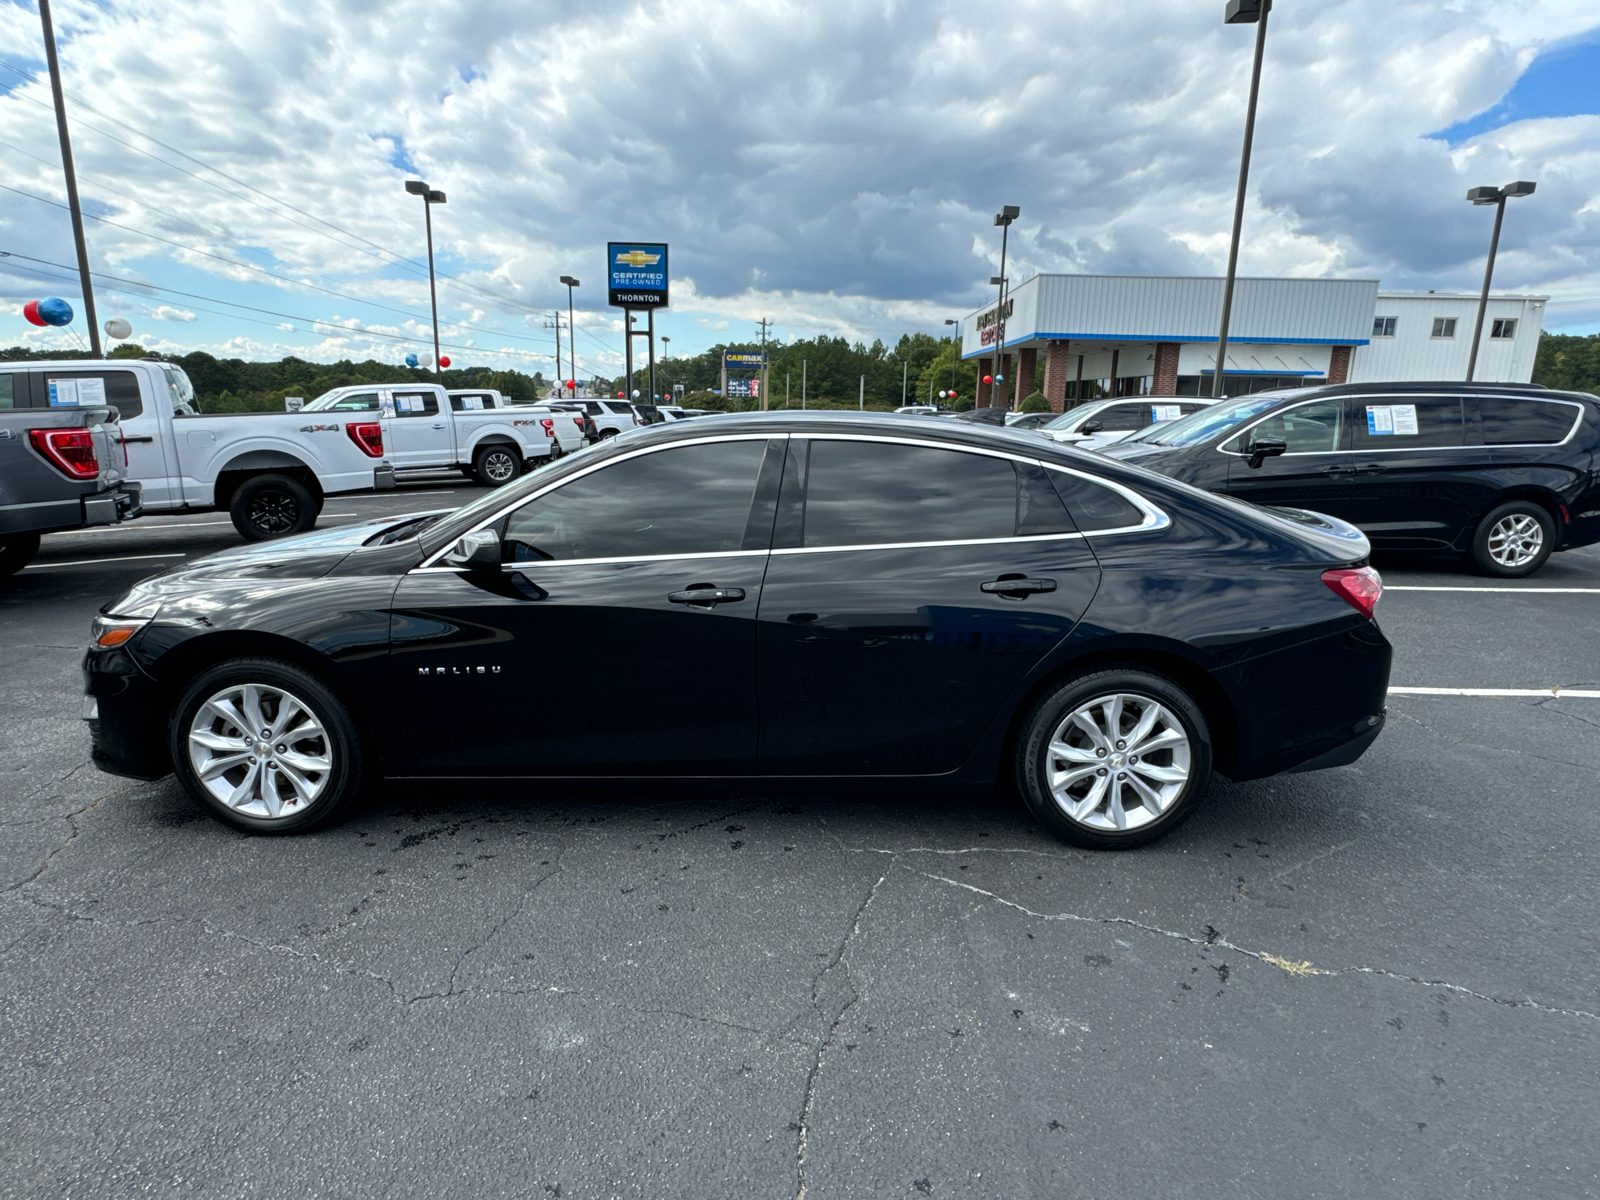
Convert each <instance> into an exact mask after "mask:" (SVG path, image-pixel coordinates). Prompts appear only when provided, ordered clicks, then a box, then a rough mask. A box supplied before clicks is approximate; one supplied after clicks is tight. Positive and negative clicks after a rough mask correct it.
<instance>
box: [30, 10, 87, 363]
mask: <svg viewBox="0 0 1600 1200" xmlns="http://www.w3.org/2000/svg"><path fill="white" fill-rule="evenodd" d="M39 21H40V23H41V24H42V25H43V26H44V57H45V61H46V62H47V63H48V64H49V66H50V94H51V95H52V96H53V97H55V102H56V133H57V135H58V136H59V137H60V139H61V170H62V173H63V174H65V175H66V177H67V208H68V210H69V211H70V212H71V213H72V240H73V241H74V242H76V243H77V246H78V278H79V281H80V282H81V283H82V285H83V315H84V316H85V317H86V318H87V319H88V321H89V352H90V353H91V354H93V355H94V357H96V358H99V357H101V352H100V319H99V318H98V317H97V316H95V311H94V283H93V282H92V281H91V280H90V278H89V245H88V243H87V242H85V241H84V240H83V208H82V207H81V206H80V205H79V203H78V173H77V171H76V170H75V169H74V168H73V165H72V138H71V137H70V136H69V135H68V133H67V102H66V99H65V97H63V96H62V94H61V64H60V63H59V62H58V61H57V60H56V27H55V23H54V22H53V21H51V19H50V0H39Z"/></svg>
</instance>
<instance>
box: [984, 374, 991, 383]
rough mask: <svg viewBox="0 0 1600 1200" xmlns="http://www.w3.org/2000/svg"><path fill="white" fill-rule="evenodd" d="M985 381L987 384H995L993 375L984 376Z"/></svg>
mask: <svg viewBox="0 0 1600 1200" xmlns="http://www.w3.org/2000/svg"><path fill="white" fill-rule="evenodd" d="M983 381H984V382H985V383H993V382H994V376H992V375H985V376H984V377H983Z"/></svg>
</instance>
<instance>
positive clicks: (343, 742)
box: [84, 414, 1390, 848]
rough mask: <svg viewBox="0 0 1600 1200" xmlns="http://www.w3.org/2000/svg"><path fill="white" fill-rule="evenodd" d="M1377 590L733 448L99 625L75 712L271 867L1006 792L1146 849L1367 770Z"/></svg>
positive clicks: (98, 736) (958, 468)
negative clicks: (1234, 798) (525, 837)
mask: <svg viewBox="0 0 1600 1200" xmlns="http://www.w3.org/2000/svg"><path fill="white" fill-rule="evenodd" d="M1367 554H1368V544H1367V540H1366V539H1365V538H1364V537H1362V536H1361V534H1360V533H1358V532H1357V531H1356V530H1355V529H1353V528H1351V527H1350V526H1349V525H1346V524H1344V523H1343V522H1340V521H1336V520H1330V519H1327V518H1324V517H1321V516H1318V515H1315V514H1311V513H1305V512H1292V511H1278V510H1272V509H1267V508H1261V507H1257V506H1254V505H1249V504H1241V503H1239V502H1237V501H1235V500H1231V499H1228V498H1225V497H1218V496H1213V495H1210V494H1208V493H1206V492H1203V491H1199V490H1196V489H1194V488H1191V487H1189V486H1187V485H1185V484H1182V483H1177V482H1175V481H1173V480H1171V479H1168V478H1165V477H1163V476H1161V475H1157V474H1153V473H1151V472H1148V471H1144V470H1141V469H1139V468H1137V467H1129V466H1125V465H1122V464H1119V463H1114V462H1110V461H1106V460H1103V459H1099V458H1097V457H1095V456H1092V455H1087V454H1083V453H1080V452H1078V451H1074V450H1071V449H1069V448H1066V447H1059V446H1056V445H1054V444H1050V443H1043V442H1042V441H1041V440H1040V439H1037V438H1035V437H1032V436H1029V435H1026V434H1019V433H1014V432H1008V431H1006V430H1004V429H988V428H985V427H981V426H975V425H970V424H965V423H951V422H937V423H930V422H928V421H925V420H920V419H917V418H914V417H861V418H858V417H854V416H839V415H824V414H808V415H777V414H767V415H751V416H746V417H738V416H729V417H719V418H717V419H716V420H715V421H714V422H709V423H708V422H705V421H695V422H689V423H673V424H668V425H660V426H652V427H650V428H648V429H641V430H637V431H634V432H631V433H628V434H625V435H623V436H621V437H619V438H616V439H613V440H611V441H608V442H606V443H603V444H602V445H599V446H595V447H591V448H590V449H588V450H585V451H582V452H580V453H578V454H574V455H572V456H570V457H569V458H566V459H564V460H562V462H561V463H560V464H557V465H555V466H552V467H549V468H547V469H545V470H542V471H540V472H538V473H537V474H536V475H532V476H529V477H527V478H525V479H523V480H521V481H519V482H517V483H515V484H513V485H510V486H507V487H505V488H502V489H500V490H498V491H495V492H492V493H489V494H488V495H485V496H484V497H483V498H482V499H480V500H478V501H476V502H475V503H473V504H470V505H468V506H467V507H465V508H462V509H459V510H456V511H454V512H447V513H434V514H428V515H423V516H414V517H410V518H407V519H404V520H398V521H397V520H395V519H393V518H390V519H388V520H387V521H375V522H369V523H367V524H363V525H356V526H347V527H344V528H340V529H336V530H330V531H327V532H321V533H311V534H306V535H304V536H302V537H298V538H291V539H288V540H286V541H281V542H274V543H270V544H267V545H262V546H252V547H245V548H241V549H238V550H231V551H227V552H224V553H221V554H216V555H212V556H211V557H209V558H205V559H201V560H198V561H196V562H194V563H191V564H188V565H185V566H183V567H180V568H175V569H173V570H171V571H168V572H167V573H165V574H162V575H158V576H155V577H154V578H151V579H148V580H146V581H144V582H143V583H141V584H139V585H138V586H136V587H135V588H133V589H132V590H131V591H130V592H128V594H127V595H125V596H123V597H122V598H121V599H119V600H117V601H116V602H114V603H112V604H109V605H107V606H106V608H105V609H104V611H103V613H102V615H101V616H100V617H99V618H98V619H97V621H96V625H95V630H94V644H93V645H92V646H91V648H90V650H89V651H88V656H87V658H86V660H85V664H84V666H85V672H86V680H87V690H88V698H87V700H86V702H85V703H86V708H85V711H86V715H87V716H88V718H89V721H90V727H91V730H92V734H93V740H94V759H95V761H96V762H97V763H98V764H99V765H100V766H101V768H102V769H104V770H107V771H112V772H116V773H120V774H126V775H133V776H137V777H140V778H154V777H158V776H161V775H164V774H166V773H167V772H169V771H176V772H177V774H178V777H179V778H180V779H181V780H182V782H183V784H184V786H185V787H187V788H188V789H189V791H190V792H191V793H193V794H194V795H195V796H196V797H197V798H198V799H199V800H200V801H202V802H203V803H205V804H206V805H208V806H209V807H210V808H211V809H212V810H213V811H214V812H215V813H216V814H217V815H218V816H219V817H221V818H222V819H223V820H225V821H227V822H229V823H231V824H233V825H235V826H238V827H240V828H243V829H247V830H252V831H258V832H262V833H277V832H283V833H288V832H291V831H299V830H305V829H310V828H312V827H314V826H317V825H321V824H323V823H325V822H327V821H329V820H331V819H333V818H334V817H335V816H337V815H338V814H339V813H341V812H342V811H344V810H346V808H347V807H348V806H349V805H350V804H351V802H352V801H353V800H354V799H355V797H356V796H357V795H358V793H359V792H360V790H361V789H362V787H363V785H364V784H367V783H372V782H376V781H378V780H381V779H389V780H411V781H417V780H424V781H425V780H438V781H443V780H454V781H462V780H491V779H494V780H515V781H522V782H525V783H526V784H528V785H531V786H537V785H539V784H541V783H547V784H559V785H560V786H562V787H568V786H571V785H572V784H573V783H574V782H575V781H585V780H587V781H599V780H611V781H616V780H619V779H620V780H648V779H655V780H660V779H678V780H684V779H688V780H694V781H704V783H706V784H710V783H712V782H714V781H737V782H738V783H740V784H741V785H744V786H750V785H752V784H754V785H758V786H759V785H763V784H770V785H777V784H778V783H779V782H780V781H781V782H783V783H792V782H793V781H803V783H804V785H805V786H812V787H815V786H834V785H842V784H846V783H851V784H857V785H859V784H861V783H864V782H865V783H870V784H872V785H873V786H880V787H881V786H890V785H895V784H899V785H904V784H905V783H908V782H909V783H912V784H916V785H939V784H943V785H950V786H956V787H966V788H972V789H978V790H982V789H988V788H992V787H993V786H994V785H995V784H996V783H997V782H998V783H1000V784H1002V785H1004V786H1013V785H1014V786H1015V788H1016V789H1017V790H1018V791H1019V792H1020V794H1021V795H1022V797H1023V798H1024V799H1025V801H1026V802H1027V804H1028V806H1029V807H1030V808H1031V809H1032V811H1033V813H1034V814H1035V816H1037V818H1038V819H1039V820H1040V821H1041V822H1043V823H1044V824H1045V825H1046V826H1048V827H1049V828H1050V829H1051V830H1053V831H1054V832H1055V833H1057V834H1058V835H1060V836H1061V837H1063V838H1065V839H1067V840H1069V841H1072V842H1075V843H1077V844H1079V845H1084V846H1090V847H1103V848H1115V847H1125V846H1134V845H1138V844H1140V843H1143V842H1147V841H1150V840H1152V839H1154V838H1156V837H1159V836H1161V835H1162V834H1164V833H1166V832H1167V831H1168V830H1170V829H1172V828H1173V827H1174V826H1176V825H1177V824H1178V823H1179V822H1181V821H1182V820H1183V819H1184V818H1185V817H1186V816H1187V815H1188V814H1189V813H1190V812H1192V811H1193V809H1194V808H1195V806H1196V805H1197V804H1198V803H1199V801H1200V798H1201V796H1202V794H1203V793H1204V791H1205V789H1206V785H1207V782H1208V779H1209V777H1210V775H1211V772H1212V771H1213V770H1214V769H1215V770H1218V771H1221V772H1223V773H1224V774H1226V775H1228V776H1231V777H1232V778H1234V779H1252V778H1257V777H1260V776H1264V775H1271V774H1274V773H1276V772H1281V771H1303V770H1313V769H1317V768H1320V767H1330V766H1336V765H1339V764H1343V763H1349V762H1352V761H1354V760H1355V759H1356V758H1357V757H1359V756H1360V754H1361V753H1362V752H1363V751H1364V750H1365V749H1366V747H1367V746H1368V745H1369V744H1370V743H1371V742H1372V740H1373V739H1374V738H1375V737H1377V735H1378V732H1379V730H1380V729H1381V728H1382V725H1383V719H1384V700H1385V692H1386V687H1387V683H1388V676H1389V657H1390V650H1389V644H1388V642H1387V641H1386V640H1385V639H1384V637H1383V634H1382V633H1381V632H1379V629H1378V627H1377V625H1376V624H1375V623H1374V621H1373V619H1372V610H1373V606H1374V604H1375V603H1376V602H1377V599H1378V595H1379V592H1380V591H1381V583H1380V581H1379V579H1378V577H1377V574H1376V572H1374V571H1373V570H1372V569H1371V568H1370V567H1368V566H1367V565H1366V563H1367ZM535 712H537V715H536V716H535V715H532V714H533V713H535Z"/></svg>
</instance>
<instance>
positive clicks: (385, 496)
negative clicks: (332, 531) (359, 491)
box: [339, 487, 474, 500]
mask: <svg viewBox="0 0 1600 1200" xmlns="http://www.w3.org/2000/svg"><path fill="white" fill-rule="evenodd" d="M461 490H462V491H463V492H466V491H472V490H474V489H472V488H467V487H464V488H462V489H461ZM454 495H455V491H454V490H451V491H446V492H401V491H394V492H374V493H373V494H372V495H370V496H340V497H339V499H341V500H397V499H399V498H400V497H401V496H405V497H408V498H409V497H411V496H454Z"/></svg>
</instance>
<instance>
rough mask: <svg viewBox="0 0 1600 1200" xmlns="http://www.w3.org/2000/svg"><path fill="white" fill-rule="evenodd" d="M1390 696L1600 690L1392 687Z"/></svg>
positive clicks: (1577, 695)
mask: <svg viewBox="0 0 1600 1200" xmlns="http://www.w3.org/2000/svg"><path fill="white" fill-rule="evenodd" d="M1389 695H1391V696H1558V697H1560V698H1561V699H1563V700H1566V699H1578V700H1600V692H1595V691H1583V690H1582V689H1578V688H1563V687H1549V688H1436V687H1392V688H1390V689H1389Z"/></svg>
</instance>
